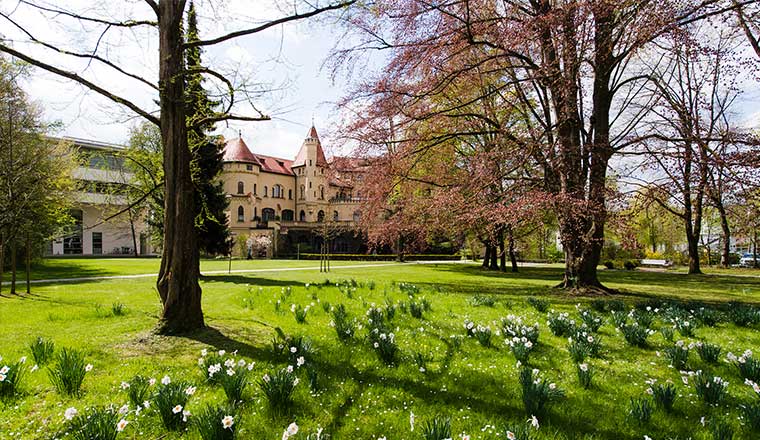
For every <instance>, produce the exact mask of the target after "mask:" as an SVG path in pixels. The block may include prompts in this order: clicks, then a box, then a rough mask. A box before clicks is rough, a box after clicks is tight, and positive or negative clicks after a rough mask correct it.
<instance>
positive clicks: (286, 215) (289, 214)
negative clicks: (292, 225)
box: [282, 209, 293, 222]
mask: <svg viewBox="0 0 760 440" xmlns="http://www.w3.org/2000/svg"><path fill="white" fill-rule="evenodd" d="M282 221H285V222H292V221H293V211H291V210H290V209H283V210H282Z"/></svg>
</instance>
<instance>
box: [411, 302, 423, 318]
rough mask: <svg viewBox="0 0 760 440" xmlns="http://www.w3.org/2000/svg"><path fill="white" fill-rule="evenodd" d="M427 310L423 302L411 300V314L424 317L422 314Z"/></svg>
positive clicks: (415, 316)
mask: <svg viewBox="0 0 760 440" xmlns="http://www.w3.org/2000/svg"><path fill="white" fill-rule="evenodd" d="M424 312H425V307H424V306H423V305H422V304H421V303H417V302H416V301H409V314H410V315H412V317H414V318H417V319H422V315H423V313H424Z"/></svg>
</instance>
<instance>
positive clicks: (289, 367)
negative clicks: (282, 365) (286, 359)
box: [287, 365, 293, 373]
mask: <svg viewBox="0 0 760 440" xmlns="http://www.w3.org/2000/svg"><path fill="white" fill-rule="evenodd" d="M287 370H288V373H292V372H293V366H292V365H288V368H287Z"/></svg>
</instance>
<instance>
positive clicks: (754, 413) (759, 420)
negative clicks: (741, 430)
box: [742, 401, 760, 432]
mask: <svg viewBox="0 0 760 440" xmlns="http://www.w3.org/2000/svg"><path fill="white" fill-rule="evenodd" d="M742 415H743V416H744V420H745V421H746V422H747V427H749V429H751V430H753V431H755V432H760V401H755V402H753V403H750V404H747V405H742Z"/></svg>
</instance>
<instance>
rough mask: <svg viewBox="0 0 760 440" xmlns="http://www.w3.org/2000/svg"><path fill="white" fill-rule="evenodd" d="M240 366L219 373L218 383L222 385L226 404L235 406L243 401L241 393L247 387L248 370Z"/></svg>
mask: <svg viewBox="0 0 760 440" xmlns="http://www.w3.org/2000/svg"><path fill="white" fill-rule="evenodd" d="M245 365H246V364H245V361H243V364H242V365H239V364H238V365H233V366H231V367H227V369H226V370H225V371H224V372H223V373H219V383H220V384H221V385H222V389H223V390H224V395H225V396H227V402H229V403H230V404H232V405H237V404H238V403H241V402H242V401H243V392H244V391H245V387H246V386H248V370H247V369H246V368H245Z"/></svg>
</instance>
